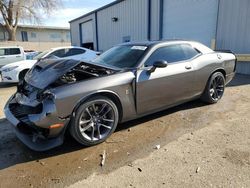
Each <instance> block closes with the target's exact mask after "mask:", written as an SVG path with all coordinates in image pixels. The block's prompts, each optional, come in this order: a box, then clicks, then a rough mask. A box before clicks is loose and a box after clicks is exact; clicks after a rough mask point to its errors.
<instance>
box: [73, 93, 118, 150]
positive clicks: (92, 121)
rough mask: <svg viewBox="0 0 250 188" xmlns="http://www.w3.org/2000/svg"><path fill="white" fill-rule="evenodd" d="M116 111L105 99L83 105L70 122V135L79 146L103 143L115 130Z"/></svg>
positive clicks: (93, 100)
mask: <svg viewBox="0 0 250 188" xmlns="http://www.w3.org/2000/svg"><path fill="white" fill-rule="evenodd" d="M118 119H119V115H118V109H117V107H116V105H115V103H114V102H113V101H112V100H110V99H109V98H107V97H102V96H100V97H95V98H92V99H90V100H88V101H87V102H85V103H83V104H82V105H81V106H80V107H79V108H78V110H77V111H76V115H75V117H74V118H72V120H71V126H70V133H71V135H72V136H73V137H74V138H75V139H76V141H78V142H79V143H80V144H83V145H85V146H92V145H96V144H99V143H101V142H103V141H105V140H106V139H107V138H108V137H109V136H110V135H111V134H112V133H113V132H114V131H115V129H116V127H117V124H118Z"/></svg>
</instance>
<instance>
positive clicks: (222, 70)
mask: <svg viewBox="0 0 250 188" xmlns="http://www.w3.org/2000/svg"><path fill="white" fill-rule="evenodd" d="M216 72H220V73H222V74H223V76H224V78H225V79H226V75H227V74H226V71H225V70H224V69H217V70H216V71H214V72H213V73H212V74H211V76H212V75H213V74H214V73H216ZM211 76H210V77H211Z"/></svg>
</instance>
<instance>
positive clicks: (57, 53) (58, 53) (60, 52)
mask: <svg viewBox="0 0 250 188" xmlns="http://www.w3.org/2000/svg"><path fill="white" fill-rule="evenodd" d="M52 56H56V57H60V58H62V57H64V56H65V49H61V50H56V51H54V52H53V53H51V54H50V55H49V57H52Z"/></svg>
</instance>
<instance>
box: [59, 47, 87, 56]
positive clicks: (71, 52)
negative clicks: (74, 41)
mask: <svg viewBox="0 0 250 188" xmlns="http://www.w3.org/2000/svg"><path fill="white" fill-rule="evenodd" d="M85 52H86V51H85V50H83V49H77V48H71V49H67V50H66V53H65V56H64V57H68V56H74V55H80V54H84V53H85Z"/></svg>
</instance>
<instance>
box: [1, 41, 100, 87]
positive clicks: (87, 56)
mask: <svg viewBox="0 0 250 188" xmlns="http://www.w3.org/2000/svg"><path fill="white" fill-rule="evenodd" d="M98 54H99V52H96V51H93V50H89V49H86V48H81V47H73V46H71V47H59V48H52V49H50V50H48V51H44V52H42V53H40V54H38V55H37V56H35V57H34V58H33V60H24V61H18V62H15V63H10V64H8V65H5V66H3V67H2V68H0V81H2V82H9V83H16V82H19V80H22V79H23V78H24V76H25V74H26V73H27V72H28V70H29V69H30V68H31V67H33V65H34V64H35V63H36V62H37V60H39V59H50V58H65V59H75V60H81V61H85V62H88V61H91V60H93V59H95V58H96V57H97V55H98Z"/></svg>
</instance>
